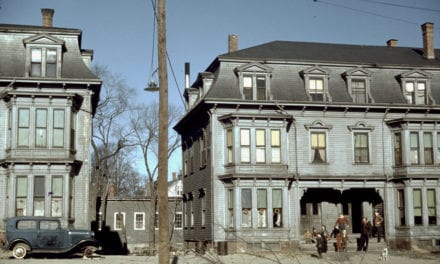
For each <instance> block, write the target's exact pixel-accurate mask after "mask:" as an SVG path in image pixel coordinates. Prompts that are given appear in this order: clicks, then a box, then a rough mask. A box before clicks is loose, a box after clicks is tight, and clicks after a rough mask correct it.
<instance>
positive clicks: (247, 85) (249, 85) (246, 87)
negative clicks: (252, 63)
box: [243, 75, 254, 100]
mask: <svg viewBox="0 0 440 264" xmlns="http://www.w3.org/2000/svg"><path fill="white" fill-rule="evenodd" d="M253 91H254V89H253V80H252V76H250V75H245V76H243V95H244V99H247V100H252V99H254V95H253Z"/></svg>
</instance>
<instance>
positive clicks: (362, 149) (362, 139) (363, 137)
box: [353, 132, 370, 163]
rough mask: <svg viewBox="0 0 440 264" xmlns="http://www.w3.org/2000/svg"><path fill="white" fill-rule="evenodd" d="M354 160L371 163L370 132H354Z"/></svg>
mask: <svg viewBox="0 0 440 264" xmlns="http://www.w3.org/2000/svg"><path fill="white" fill-rule="evenodd" d="M353 135H354V162H355V163H369V162H370V154H369V148H368V144H369V143H368V133H367V132H354V133H353Z"/></svg>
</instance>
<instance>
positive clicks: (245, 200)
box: [241, 189, 252, 227]
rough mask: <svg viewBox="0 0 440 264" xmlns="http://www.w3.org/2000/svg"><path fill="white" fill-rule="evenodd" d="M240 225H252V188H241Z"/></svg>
mask: <svg viewBox="0 0 440 264" xmlns="http://www.w3.org/2000/svg"><path fill="white" fill-rule="evenodd" d="M241 211H242V214H241V227H252V190H251V189H242V190H241Z"/></svg>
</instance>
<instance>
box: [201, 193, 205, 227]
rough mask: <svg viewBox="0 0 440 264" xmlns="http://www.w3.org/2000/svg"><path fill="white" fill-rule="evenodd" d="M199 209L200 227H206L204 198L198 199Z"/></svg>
mask: <svg viewBox="0 0 440 264" xmlns="http://www.w3.org/2000/svg"><path fill="white" fill-rule="evenodd" d="M200 203H201V209H202V219H201V220H202V223H201V224H202V227H205V226H206V196H203V197H202V198H200Z"/></svg>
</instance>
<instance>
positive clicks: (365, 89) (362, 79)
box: [343, 67, 374, 104]
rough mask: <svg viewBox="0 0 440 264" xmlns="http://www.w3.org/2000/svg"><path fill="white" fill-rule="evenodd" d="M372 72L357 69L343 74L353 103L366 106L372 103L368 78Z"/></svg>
mask: <svg viewBox="0 0 440 264" xmlns="http://www.w3.org/2000/svg"><path fill="white" fill-rule="evenodd" d="M371 75H372V72H370V71H369V70H367V69H364V68H361V67H357V68H354V69H351V70H348V71H347V72H345V73H343V77H345V79H346V80H347V90H348V93H349V94H350V96H351V98H352V100H353V103H355V104H366V103H370V102H374V99H373V97H371V95H370V77H371Z"/></svg>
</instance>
